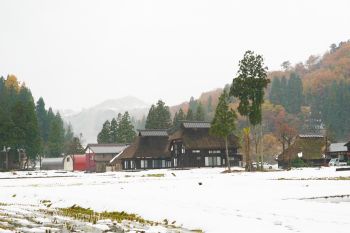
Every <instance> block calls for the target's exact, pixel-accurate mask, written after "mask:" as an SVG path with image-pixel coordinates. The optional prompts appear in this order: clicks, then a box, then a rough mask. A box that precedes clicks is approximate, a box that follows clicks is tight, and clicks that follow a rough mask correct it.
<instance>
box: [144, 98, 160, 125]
mask: <svg viewBox="0 0 350 233" xmlns="http://www.w3.org/2000/svg"><path fill="white" fill-rule="evenodd" d="M156 114H157V113H156V106H155V105H154V104H152V106H151V108H150V109H149V112H148V115H147V118H146V125H145V128H146V129H155V128H156V125H157V116H156Z"/></svg>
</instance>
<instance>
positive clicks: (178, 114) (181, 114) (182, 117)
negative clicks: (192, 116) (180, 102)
mask: <svg viewBox="0 0 350 233" xmlns="http://www.w3.org/2000/svg"><path fill="white" fill-rule="evenodd" d="M184 120H186V115H185V113H184V111H183V110H182V108H180V110H179V111H178V112H176V113H175V116H174V121H173V125H174V127H177V126H179V125H180V123H181V121H184Z"/></svg>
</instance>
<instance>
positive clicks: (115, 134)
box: [110, 118, 119, 143]
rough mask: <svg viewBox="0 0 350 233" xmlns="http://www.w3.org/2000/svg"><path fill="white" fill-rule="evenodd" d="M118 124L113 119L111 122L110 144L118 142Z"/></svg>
mask: <svg viewBox="0 0 350 233" xmlns="http://www.w3.org/2000/svg"><path fill="white" fill-rule="evenodd" d="M118 123H119V122H117V120H116V119H115V118H113V119H112V121H111V128H110V142H111V143H117V142H118V127H119V124H118Z"/></svg>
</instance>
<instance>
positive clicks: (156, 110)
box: [146, 100, 172, 129]
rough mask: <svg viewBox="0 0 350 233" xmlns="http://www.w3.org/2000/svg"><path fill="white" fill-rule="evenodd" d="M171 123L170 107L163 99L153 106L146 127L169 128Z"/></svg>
mask: <svg viewBox="0 0 350 233" xmlns="http://www.w3.org/2000/svg"><path fill="white" fill-rule="evenodd" d="M171 124H172V121H171V114H170V110H169V107H168V106H166V105H165V103H164V102H163V101H162V100H159V101H158V102H157V106H154V105H152V106H151V108H150V110H149V113H148V116H147V120H146V129H168V128H170V127H171Z"/></svg>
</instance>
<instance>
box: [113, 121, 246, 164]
mask: <svg viewBox="0 0 350 233" xmlns="http://www.w3.org/2000/svg"><path fill="white" fill-rule="evenodd" d="M210 126H211V124H210V123H209V122H182V123H181V125H180V126H179V127H178V128H177V129H173V130H166V129H161V130H140V131H139V134H138V136H137V137H136V139H135V141H134V143H133V144H132V145H130V147H128V148H127V149H125V151H124V152H122V153H121V154H120V155H119V156H118V158H114V159H113V161H112V166H114V167H120V168H121V169H123V170H130V169H157V168H191V167H222V166H226V162H227V161H226V154H225V141H224V139H223V138H220V137H216V136H213V135H210V134H209V129H210ZM228 142H229V143H228V149H229V158H230V164H231V165H236V166H239V165H241V161H242V156H241V155H239V154H238V152H237V149H238V147H239V145H238V138H237V137H236V136H234V135H230V137H229V140H228Z"/></svg>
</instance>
